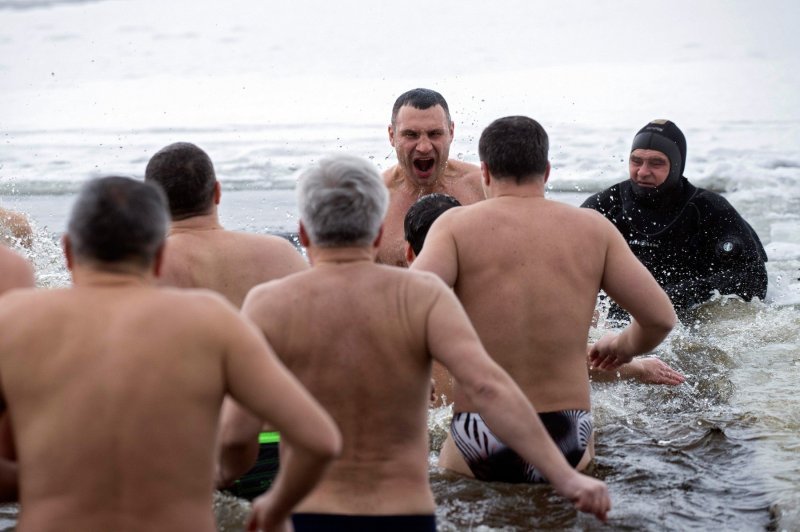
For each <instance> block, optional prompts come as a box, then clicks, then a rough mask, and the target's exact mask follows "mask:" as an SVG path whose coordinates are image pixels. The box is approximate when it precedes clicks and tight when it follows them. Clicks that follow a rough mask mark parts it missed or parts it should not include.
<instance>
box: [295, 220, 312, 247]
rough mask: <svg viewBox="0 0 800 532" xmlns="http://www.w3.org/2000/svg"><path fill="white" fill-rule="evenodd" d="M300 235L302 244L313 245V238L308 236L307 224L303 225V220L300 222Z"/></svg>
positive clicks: (304, 245) (305, 245)
mask: <svg viewBox="0 0 800 532" xmlns="http://www.w3.org/2000/svg"><path fill="white" fill-rule="evenodd" d="M298 236H299V237H300V245H301V246H303V247H304V248H307V247H308V246H310V245H311V239H310V238H308V233H307V232H306V226H305V225H303V222H300V229H299V231H298Z"/></svg>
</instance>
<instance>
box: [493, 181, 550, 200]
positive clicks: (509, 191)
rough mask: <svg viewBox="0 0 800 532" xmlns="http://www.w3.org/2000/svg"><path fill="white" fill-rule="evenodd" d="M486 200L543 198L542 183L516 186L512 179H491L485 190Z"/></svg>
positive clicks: (536, 182)
mask: <svg viewBox="0 0 800 532" xmlns="http://www.w3.org/2000/svg"><path fill="white" fill-rule="evenodd" d="M486 197H487V198H502V197H517V198H544V182H543V181H542V180H540V179H537V180H535V181H529V182H525V183H521V184H518V183H517V182H516V181H514V180H512V179H496V178H495V179H493V180H492V181H491V183H490V185H489V186H488V187H487V190H486Z"/></svg>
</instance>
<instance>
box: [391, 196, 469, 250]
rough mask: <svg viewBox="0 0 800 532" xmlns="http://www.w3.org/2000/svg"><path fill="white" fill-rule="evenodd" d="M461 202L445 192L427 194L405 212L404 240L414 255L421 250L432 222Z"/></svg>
mask: <svg viewBox="0 0 800 532" xmlns="http://www.w3.org/2000/svg"><path fill="white" fill-rule="evenodd" d="M460 206H461V203H460V202H459V201H458V200H457V199H456V198H454V197H453V196H448V195H447V194H439V193H435V194H428V195H426V196H422V197H421V198H419V199H418V200H417V201H416V203H414V205H412V206H411V208H410V209H408V212H406V217H405V219H404V220H403V227H404V229H405V234H406V241H407V242H408V243H409V244H411V249H413V250H414V254H415V255H419V252H420V251H422V244H424V243H425V237H427V236H428V231H429V230H430V228H431V226H432V225H433V222H435V221H436V219H437V218H438V217H439V216H440V215H441V214H442V213H443V212H445V211H446V210H449V209H452V208H453V207H460Z"/></svg>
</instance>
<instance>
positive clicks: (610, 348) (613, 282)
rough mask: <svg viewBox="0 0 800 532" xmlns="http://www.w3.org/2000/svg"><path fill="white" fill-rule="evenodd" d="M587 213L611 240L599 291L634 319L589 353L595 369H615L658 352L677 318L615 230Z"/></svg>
mask: <svg viewBox="0 0 800 532" xmlns="http://www.w3.org/2000/svg"><path fill="white" fill-rule="evenodd" d="M586 213H587V214H589V215H592V216H595V217H596V218H597V223H599V224H604V225H605V233H606V236H607V238H608V249H607V252H606V262H605V271H604V275H603V280H602V283H601V287H600V288H602V289H603V290H605V292H606V293H607V294H608V295H609V296H610V297H611V298H612V299H613V300H614V301H616V302H617V304H618V305H619V306H620V307H622V308H623V309H625V310H627V311H628V312H629V313H630V315H631V318H632V320H631V323H630V325H628V326H627V327H626V328H625V329H624V330H623V331H622V332H621V333H620V334H613V333H610V334H607V335H606V336H603V337H602V338H600V340H598V341H597V342H596V343H595V344H594V345H593V346H592V348H591V349H590V351H589V359H590V361H591V365H592V366H593V367H595V368H596V369H601V370H608V369H615V368H618V367H619V366H620V365H622V364H624V363H627V362H630V361H631V360H632V359H633V357H634V356H636V355H641V354H644V353H647V352H649V351H651V350H653V349H655V348H656V347H657V346H658V345H659V344H660V343H661V342H662V341H663V340H664V338H666V337H667V335H668V334H669V333H670V331H671V330H672V328H673V327H674V326H675V323H676V321H677V317H676V315H675V310H674V309H673V308H672V303H671V302H670V300H669V297H668V296H667V294H666V293H665V292H664V290H662V289H661V287H660V286H659V285H658V282H656V280H655V279H654V278H653V276H652V275H651V274H650V272H649V271H647V268H645V267H644V266H643V265H642V263H641V262H639V259H637V258H636V256H635V255H634V254H633V252H632V251H631V250H630V248H629V247H628V243H627V242H625V239H624V238H623V237H622V234H620V232H619V231H618V230H617V229H616V227H614V225H613V224H611V222H609V221H608V220H606V219H605V218H604V217H603V216H602V215H601V214H600V213H598V212H596V211H589V210H587V211H586Z"/></svg>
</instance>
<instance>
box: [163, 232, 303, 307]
mask: <svg viewBox="0 0 800 532" xmlns="http://www.w3.org/2000/svg"><path fill="white" fill-rule="evenodd" d="M307 267H308V264H307V263H306V261H305V259H303V257H302V255H300V253H299V252H298V251H297V250H296V249H295V248H294V246H293V245H292V244H290V243H289V242H288V241H287V240H286V239H284V238H282V237H279V236H273V235H257V234H251V233H243V232H238V231H228V230H225V229H222V228H221V227H219V226H211V228H203V227H199V228H196V229H194V228H193V229H182V228H177V227H173V230H172V231H171V232H170V236H169V238H168V239H167V248H166V255H165V257H164V265H163V268H162V271H161V277H160V279H159V283H160V284H162V285H167V286H177V287H180V288H207V289H209V290H213V291H215V292H217V293H220V294H222V295H224V296H225V297H227V298H228V300H229V301H230V302H231V303H233V304H234V305H235V306H237V307H241V305H242V301H244V297H245V295H247V292H248V291H249V290H250V289H251V288H252V287H254V286H256V285H257V284H260V283H263V282H266V281H271V280H273V279H277V278H279V277H283V276H285V275H288V274H290V273H294V272H297V271H300V270H304V269H306V268H307Z"/></svg>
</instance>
